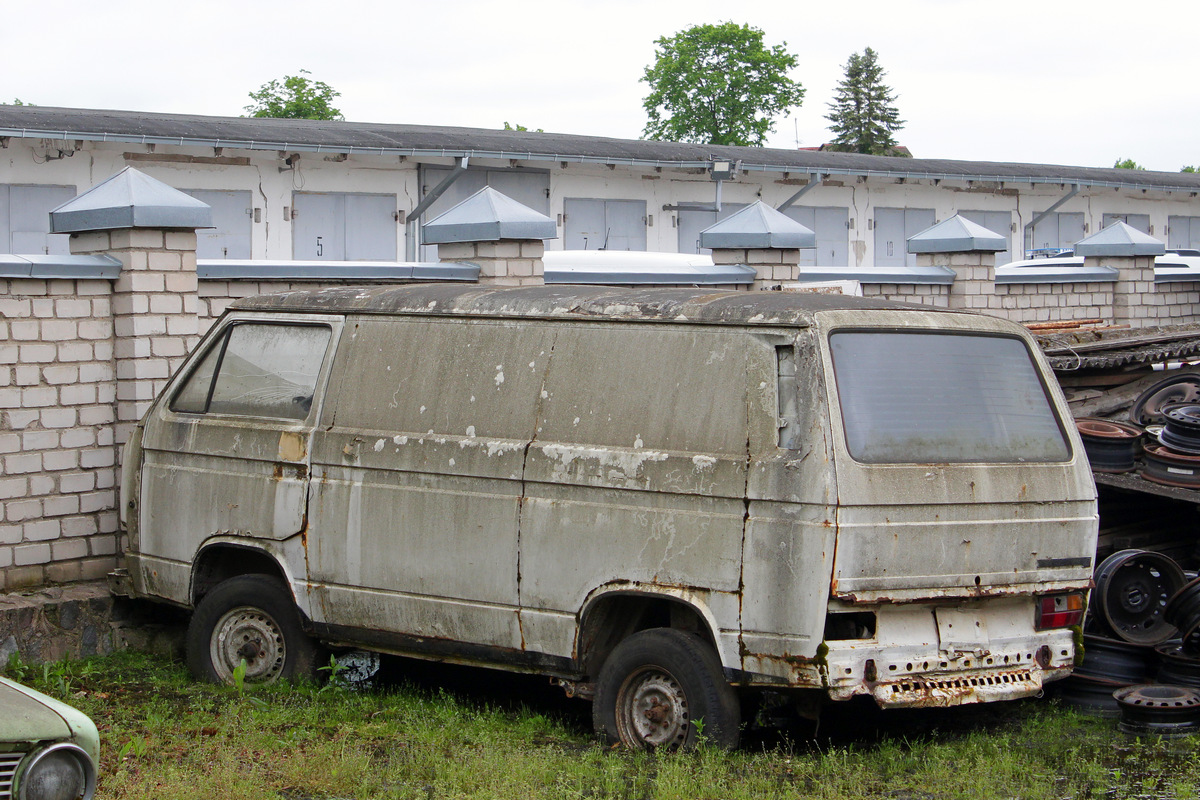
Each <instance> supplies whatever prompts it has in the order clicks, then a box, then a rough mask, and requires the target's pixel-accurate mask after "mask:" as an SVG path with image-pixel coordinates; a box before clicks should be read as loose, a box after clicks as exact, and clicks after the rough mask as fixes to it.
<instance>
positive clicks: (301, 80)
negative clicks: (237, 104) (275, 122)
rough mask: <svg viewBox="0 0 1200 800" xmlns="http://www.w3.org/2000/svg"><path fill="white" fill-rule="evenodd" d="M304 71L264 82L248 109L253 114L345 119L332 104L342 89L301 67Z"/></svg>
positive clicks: (260, 115)
mask: <svg viewBox="0 0 1200 800" xmlns="http://www.w3.org/2000/svg"><path fill="white" fill-rule="evenodd" d="M300 73H301V74H300V75H287V76H284V78H283V81H282V82H280V81H278V80H273V81H271V82H270V83H264V84H263V85H262V87H261V88H260V89H259V90H258V91H257V92H250V99H251V100H253V101H254V103H253V104H252V105H248V106H246V111H248V112H250V116H252V117H282V118H285V119H336V120H341V119H345V117H343V116H342V112H341V111H339V110H338V109H336V108H334V107H333V105H331V104H332V102H333V99H334V98H335V97H340V96H341V92H338V91H335V90H334V88H333V87H332V86H330V85H329V84H327V83H325V82H324V81H314V80H310V79H309V78H307V77H305V76H307V75H311V74H312V73H311V72H309V71H308V70H306V69H302V70H300Z"/></svg>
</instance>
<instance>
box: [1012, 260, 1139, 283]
mask: <svg viewBox="0 0 1200 800" xmlns="http://www.w3.org/2000/svg"><path fill="white" fill-rule="evenodd" d="M1118 274H1119V273H1118V271H1117V269H1116V268H1115V267H1105V266H1100V265H1097V266H1094V267H1093V266H1076V265H1072V264H1059V265H1053V266H1048V267H1007V265H1005V266H999V267H996V284H997V285H1012V284H1020V283H1112V282H1113V281H1115V280H1116V279H1117V275H1118Z"/></svg>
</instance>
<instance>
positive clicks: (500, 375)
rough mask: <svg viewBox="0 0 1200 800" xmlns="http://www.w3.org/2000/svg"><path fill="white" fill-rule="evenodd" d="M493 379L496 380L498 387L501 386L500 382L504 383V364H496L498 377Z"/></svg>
mask: <svg viewBox="0 0 1200 800" xmlns="http://www.w3.org/2000/svg"><path fill="white" fill-rule="evenodd" d="M493 380H495V381H496V388H497V389H499V388H500V384H502V383H504V365H503V364H497V365H496V377H495V378H494V379H493Z"/></svg>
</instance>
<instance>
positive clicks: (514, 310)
mask: <svg viewBox="0 0 1200 800" xmlns="http://www.w3.org/2000/svg"><path fill="white" fill-rule="evenodd" d="M122 491H123V498H124V499H123V513H124V520H125V525H126V527H127V531H128V541H129V550H128V554H127V558H128V560H127V564H128V567H127V569H128V575H127V576H125V581H124V582H125V586H126V590H127V591H128V592H129V593H131V594H133V595H135V596H138V597H145V598H152V599H155V600H160V601H166V602H169V603H173V604H176V605H179V606H184V607H189V608H193V609H194V612H193V614H192V618H191V619H192V621H191V624H190V629H189V632H188V660H189V664H190V667H191V669H192V670H193V671H194V672H195V674H196V675H198V676H201V677H203V678H207V679H212V680H218V681H221V680H223V681H229V680H230V679H231V676H232V674H233V671H234V669H235V668H236V667H237V666H238V665H239V664H240V663H241V662H242V661H245V662H246V665H247V680H259V681H269V680H273V679H276V678H282V677H289V676H298V675H304V674H310V673H312V671H313V670H314V668H315V667H317V666H318V665H319V660H318V657H317V655H316V654H317V648H318V647H333V648H367V649H371V650H376V651H380V652H385V653H393V654H403V655H407V656H416V657H420V658H427V659H435V660H443V661H453V662H460V663H467V664H475V665H484V666H488V667H495V668H501V669H509V670H522V671H530V672H536V673H543V674H546V675H549V676H552V677H553V678H555V679H556V680H558V681H560V682H561V683H562V685H563V686H564V687H566V688H567V690H568V691H569V692H570V693H572V694H574V695H577V696H581V697H584V698H590V699H592V701H593V703H594V718H595V723H596V727H597V729H598V731H599V732H600V733H601V734H602V735H603V736H605V737H607V738H609V739H610V740H616V741H620V742H622V743H624V744H625V745H628V746H631V747H643V748H672V747H680V746H683V747H686V746H689V745H690V744H692V743H694V742H695V741H696V738H697V735H698V734H699V733H700V732H701V731H702V735H703V736H705V737H707V738H708V739H709V740H710V741H713V742H716V743H719V744H722V745H725V746H733V745H735V744H736V742H737V740H738V733H739V724H740V711H739V703H740V701H741V699H742V698H744V697H745V696H747V695H748V694H752V693H755V692H759V693H761V692H766V691H769V692H774V693H777V694H779V695H783V696H787V697H794V698H797V699H804V698H806V697H812V696H813V695H818V696H820V697H824V698H827V699H832V700H845V699H847V698H851V697H853V696H855V695H868V696H871V697H873V698H874V700H875V701H876V702H877V703H878V704H879V705H881V706H884V707H903V706H944V705H953V704H958V703H972V702H987V701H992V700H1003V699H1008V698H1018V697H1025V696H1028V695H1034V694H1037V693H1038V692H1040V691H1041V690H1042V687H1043V685H1044V684H1045V683H1047V682H1049V681H1051V680H1054V679H1057V678H1061V677H1064V676H1066V675H1067V674H1068V673H1069V671H1070V670H1071V668H1072V665H1073V664H1074V662H1075V659H1076V654H1077V649H1076V642H1077V638H1078V637H1079V624H1080V621H1081V616H1082V612H1083V607H1084V599H1085V593H1086V590H1087V589H1088V587H1089V585H1090V578H1091V571H1092V558H1093V554H1094V552H1095V539H1096V524H1097V516H1096V504H1095V490H1094V486H1093V483H1092V480H1091V474H1090V471H1089V469H1088V464H1087V461H1086V458H1085V456H1084V452H1083V448H1082V447H1081V445H1080V443H1079V440H1078V437H1077V434H1076V432H1075V428H1074V426H1073V425H1072V424H1071V419H1070V417H1069V416H1068V414H1067V411H1066V407H1065V404H1064V403H1063V400H1062V397H1061V395H1060V392H1059V389H1058V388H1057V385H1056V383H1055V381H1054V379H1053V376H1052V374H1051V373H1050V371H1049V370H1048V368H1047V367H1046V365H1045V363H1044V361H1043V359H1042V357H1041V356H1040V354H1039V352H1038V350H1037V347H1036V346H1035V345H1034V343H1033V341H1032V340H1031V338H1030V337H1029V335H1028V334H1027V333H1026V332H1025V331H1024V330H1023V329H1022V328H1020V327H1019V326H1017V325H1014V324H1011V323H1008V322H1005V321H1002V320H999V319H995V318H991V317H986V316H978V315H971V314H964V313H953V312H947V311H939V310H934V309H929V308H920V307H916V306H902V305H896V304H891V303H884V302H872V301H866V300H863V299H861V298H849V297H845V298H844V297H836V296H817V295H801V294H792V293H786V292H755V293H749V292H706V291H700V290H694V289H657V290H639V291H629V290H619V289H605V288H594V287H593V288H589V287H580V286H561V287H550V286H541V287H526V288H519V289H499V288H490V287H481V286H461V285H460V286H446V285H439V286H427V285H426V286H405V287H374V288H333V289H327V290H323V291H313V292H292V293H287V294H279V295H272V296H263V297H255V298H250V299H246V300H241V301H239V302H237V303H235V304H234V306H233V307H232V308H231V310H230V311H228V312H227V313H226V314H225V315H224V316H223V317H222V318H221V319H220V320H219V321H218V323H217V324H216V325H215V326H214V327H213V328H212V330H211V331H210V332H209V333H208V335H207V336H206V337H205V338H204V340H203V341H202V343H201V345H200V346H199V347H198V348H197V350H196V352H195V353H194V354H193V355H192V356H191V358H190V359H189V360H188V362H187V363H186V365H185V366H184V367H183V368H182V369H181V370H180V372H179V373H178V374H177V375H175V377H174V378H173V379H172V380H171V381H170V383H169V385H168V387H167V388H166V390H165V391H164V392H163V394H162V395H161V396H160V397H159V398H158V399H157V401H156V402H155V403H154V404H153V406H152V407H151V409H150V411H149V412H148V413H147V415H146V417H145V419H144V420H142V422H141V424H140V426H139V427H138V429H137V430H136V432H135V434H134V435H133V437H132V439H131V440H130V442H129V444H128V446H127V448H126V452H125V460H124V474H123V478H122Z"/></svg>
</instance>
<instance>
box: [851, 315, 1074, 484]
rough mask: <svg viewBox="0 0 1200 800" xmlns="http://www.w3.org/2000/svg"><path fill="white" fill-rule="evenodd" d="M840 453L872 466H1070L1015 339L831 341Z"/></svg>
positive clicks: (879, 336) (860, 335)
mask: <svg viewBox="0 0 1200 800" xmlns="http://www.w3.org/2000/svg"><path fill="white" fill-rule="evenodd" d="M829 348H830V351H831V352H832V354H833V369H834V377H835V380H836V382H837V390H838V396H839V398H840V401H841V407H842V409H841V410H842V422H843V426H844V428H845V433H846V447H847V449H848V450H849V451H850V455H851V456H853V457H854V459H855V460H856V461H862V462H866V463H873V464H931V463H947V462H951V463H953V462H957V463H964V462H975V463H1020V462H1053V461H1066V460H1067V459H1069V458H1070V456H1071V450H1070V446H1069V445H1068V444H1067V439H1066V436H1065V435H1064V434H1063V431H1062V428H1061V427H1060V425H1059V422H1058V419H1057V417H1056V416H1055V413H1054V409H1053V406H1052V405H1051V403H1050V398H1049V397H1048V396H1047V394H1046V388H1045V386H1044V385H1043V384H1042V381H1041V379H1040V378H1039V377H1038V372H1037V370H1036V368H1035V367H1034V363H1033V358H1032V356H1031V354H1030V353H1029V350H1028V349H1027V348H1026V346H1025V343H1024V342H1022V341H1021V340H1020V339H1017V338H1015V337H1011V336H979V335H965V334H949V333H934V332H926V333H909V332H900V331H870V332H867V331H845V332H835V333H833V334H831V335H830V337H829Z"/></svg>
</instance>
